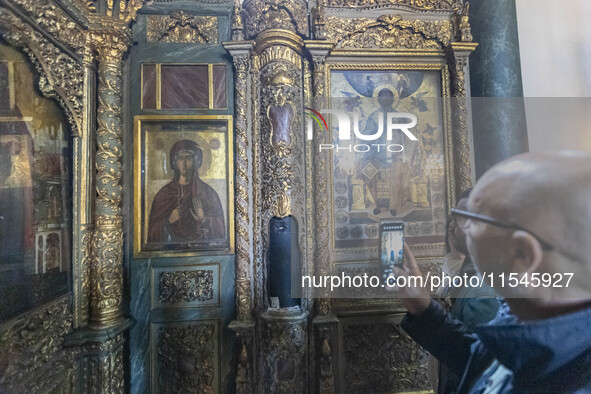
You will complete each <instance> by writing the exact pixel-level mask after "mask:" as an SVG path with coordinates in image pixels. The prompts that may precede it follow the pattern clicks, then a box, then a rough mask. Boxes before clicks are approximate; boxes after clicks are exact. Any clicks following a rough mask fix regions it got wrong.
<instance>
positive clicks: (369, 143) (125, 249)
mask: <svg viewBox="0 0 591 394" xmlns="http://www.w3.org/2000/svg"><path fill="white" fill-rule="evenodd" d="M360 15H362V16H360ZM0 37H1V39H2V40H3V41H0V355H1V356H0V358H1V359H0V392H19V393H20V392H32V393H34V392H93V393H95V392H96V393H99V392H100V393H123V392H132V393H146V392H150V393H172V392H198V393H234V392H238V393H255V392H256V393H259V392H260V393H276V392H294V393H295V392H297V393H326V394H328V393H333V394H334V393H369V392H397V393H398V392H400V393H402V392H423V391H429V390H431V385H430V383H429V381H428V378H427V375H428V367H427V364H428V362H427V354H426V353H425V351H424V350H423V349H421V348H420V347H419V346H418V345H417V344H416V343H414V342H413V341H412V340H411V339H410V338H409V337H408V335H406V334H405V333H404V332H403V330H402V329H401V327H400V321H401V319H402V317H403V316H404V310H403V309H402V307H401V304H400V302H398V301H397V300H391V299H383V298H375V297H372V296H370V295H368V294H366V293H363V291H360V292H357V293H354V294H352V293H347V294H344V296H343V294H341V293H339V294H337V293H336V292H335V293H333V294H330V293H327V292H321V293H313V292H312V290H309V289H304V290H303V291H301V293H299V294H297V295H296V294H294V293H293V292H292V293H289V292H286V291H285V290H286V288H287V287H289V286H290V283H291V284H293V283H299V282H298V281H297V280H291V282H290V279H293V278H291V277H290V275H292V276H293V272H292V271H290V269H291V268H293V267H296V271H297V272H296V274H297V275H298V276H299V275H331V274H334V273H336V274H341V273H346V274H357V273H361V274H363V273H365V272H373V271H375V270H376V269H378V268H379V264H380V259H382V260H384V258H383V256H380V255H379V244H380V225H381V223H383V222H388V221H396V222H403V223H404V226H403V228H404V230H403V231H404V237H405V239H406V241H407V243H408V244H410V246H411V248H412V249H413V253H415V255H416V256H417V259H418V261H419V263H420V264H421V269H423V270H424V271H425V272H436V271H437V270H438V269H439V266H440V263H441V261H442V259H443V256H444V254H445V247H444V240H445V232H446V219H447V215H448V212H449V208H450V207H451V206H452V205H454V204H455V198H456V196H457V195H458V194H459V192H461V190H463V189H465V188H467V187H469V186H470V185H471V184H472V182H473V180H474V175H475V174H474V163H475V159H474V145H475V142H474V135H473V132H472V129H471V126H470V125H471V118H470V111H471V110H470V106H469V99H470V90H469V89H468V85H469V84H470V79H469V75H470V74H469V72H468V68H469V67H470V63H469V60H468V59H469V57H470V54H471V53H472V52H473V51H474V50H475V49H476V47H477V46H478V44H476V43H475V42H473V36H472V32H471V24H470V18H469V8H468V6H467V4H466V2H465V1H461V0H460V1H451V0H421V1H416V0H371V1H365V0H347V1H336V0H335V1H333V0H321V1H310V2H306V1H303V0H289V1H277V0H245V1H244V2H242V3H240V2H232V1H225V0H207V1H201V0H195V1H180V0H179V1H176V0H153V1H143V0H121V1H109V0H93V1H82V0H1V1H0ZM325 110H332V111H340V112H339V113H343V114H346V116H347V117H349V120H350V121H351V122H350V123H351V128H350V130H349V131H350V133H349V134H348V135H347V134H346V133H345V132H344V129H343V130H341V129H340V127H341V125H340V124H339V123H338V122H337V119H336V117H332V118H331V116H329V115H328V114H327V113H325V118H326V121H324V122H320V121H318V123H315V122H313V120H312V119H311V118H309V117H308V115H310V114H313V113H316V112H318V114H319V113H320V112H322V111H325ZM314 111H316V112H314ZM323 113H324V112H323ZM391 114H398V115H391ZM409 114H413V116H415V118H414V119H415V123H414V124H413V125H412V127H411V128H410V129H409V130H406V131H404V130H405V128H404V123H405V122H406V121H407V120H408V119H407V120H402V118H404V117H405V116H407V115H409ZM310 116H311V115H310ZM309 121H310V122H313V123H308V122H309ZM393 122H394V123H397V124H398V123H400V124H403V126H402V128H400V127H399V128H398V129H395V131H394V132H392V127H391V126H392V123H393ZM309 124H311V125H312V130H308V129H307V127H308V125H309ZM317 126H318V127H317ZM409 127H410V126H409ZM386 129H387V130H386ZM372 136H375V137H376V138H373V137H372ZM345 137H346V138H345ZM328 146H331V147H332V148H331V149H324V150H323V149H322V147H325V148H326V147H328ZM319 148H320V149H319ZM400 231H402V227H400ZM396 248H397V249H400V245H397V246H396ZM385 260H387V256H386V258H385ZM300 278H301V277H300ZM298 279H299V278H298ZM280 296H281V302H282V303H283V305H281V303H280V304H279V305H277V301H278V300H276V299H275V297H277V298H279V297H280ZM287 304H289V305H287ZM285 306H288V308H282V307H285Z"/></svg>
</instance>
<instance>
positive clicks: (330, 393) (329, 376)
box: [319, 327, 335, 394]
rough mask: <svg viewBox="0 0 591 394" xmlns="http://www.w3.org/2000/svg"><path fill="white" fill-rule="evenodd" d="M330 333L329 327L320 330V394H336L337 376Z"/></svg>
mask: <svg viewBox="0 0 591 394" xmlns="http://www.w3.org/2000/svg"><path fill="white" fill-rule="evenodd" d="M330 331H331V329H330V328H328V327H323V328H320V330H319V336H320V340H321V341H322V344H321V345H320V394H334V393H335V376H334V370H333V368H334V367H333V362H332V348H331V346H330Z"/></svg>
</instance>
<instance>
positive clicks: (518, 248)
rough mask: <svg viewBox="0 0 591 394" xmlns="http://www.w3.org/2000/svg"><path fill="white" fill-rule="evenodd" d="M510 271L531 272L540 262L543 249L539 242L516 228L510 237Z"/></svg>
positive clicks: (535, 269) (536, 268)
mask: <svg viewBox="0 0 591 394" xmlns="http://www.w3.org/2000/svg"><path fill="white" fill-rule="evenodd" d="M509 250H510V252H511V259H512V263H511V272H515V273H518V274H525V273H532V272H535V271H537V270H538V268H539V267H540V265H541V264H542V259H543V251H542V245H540V242H539V241H538V240H537V239H536V237H534V236H533V235H531V234H530V233H528V232H527V231H523V230H516V231H515V232H514V233H513V236H512V237H511V246H510V249H509Z"/></svg>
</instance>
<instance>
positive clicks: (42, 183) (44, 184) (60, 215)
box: [0, 42, 72, 322]
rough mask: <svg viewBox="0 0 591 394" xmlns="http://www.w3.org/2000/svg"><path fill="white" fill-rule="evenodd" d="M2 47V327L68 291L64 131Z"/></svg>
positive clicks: (23, 64)
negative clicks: (3, 322)
mask: <svg viewBox="0 0 591 394" xmlns="http://www.w3.org/2000/svg"><path fill="white" fill-rule="evenodd" d="M35 79H36V78H35V74H34V72H33V68H32V66H31V65H30V64H29V62H28V60H27V59H26V57H25V56H24V54H23V53H21V52H20V51H18V50H17V49H15V48H13V47H11V46H9V45H6V44H3V43H2V42H0V322H1V321H4V320H7V319H10V318H12V317H14V316H16V315H18V314H20V313H22V312H24V311H26V310H29V309H32V308H34V307H36V306H38V305H40V304H42V303H44V302H47V301H48V300H50V299H52V298H55V297H58V296H60V295H62V294H64V293H66V292H67V291H69V290H70V266H71V256H70V250H71V242H70V234H71V218H72V215H71V212H72V200H71V180H70V158H71V154H72V152H71V147H70V132H69V125H68V122H67V120H66V118H65V117H64V116H63V114H62V113H61V110H60V108H59V106H58V105H57V103H56V102H55V101H53V100H50V99H47V98H44V97H42V96H41V94H40V93H39V92H38V91H37V90H36V86H35V82H34V81H35Z"/></svg>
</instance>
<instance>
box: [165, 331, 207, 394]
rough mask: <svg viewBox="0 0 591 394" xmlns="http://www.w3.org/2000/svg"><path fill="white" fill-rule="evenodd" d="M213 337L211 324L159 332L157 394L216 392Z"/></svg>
mask: <svg viewBox="0 0 591 394" xmlns="http://www.w3.org/2000/svg"><path fill="white" fill-rule="evenodd" d="M215 334H216V327H215V325H213V324H192V325H190V326H182V327H160V328H159V329H158V349H157V355H156V357H157V359H156V362H157V363H158V371H159V373H158V376H157V379H158V386H159V387H160V390H159V391H162V392H169V393H176V392H184V391H185V390H189V392H192V393H204V394H213V393H214V392H216V391H217V390H216V387H215V384H214V376H215V369H216V367H215V348H216V343H215Z"/></svg>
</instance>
